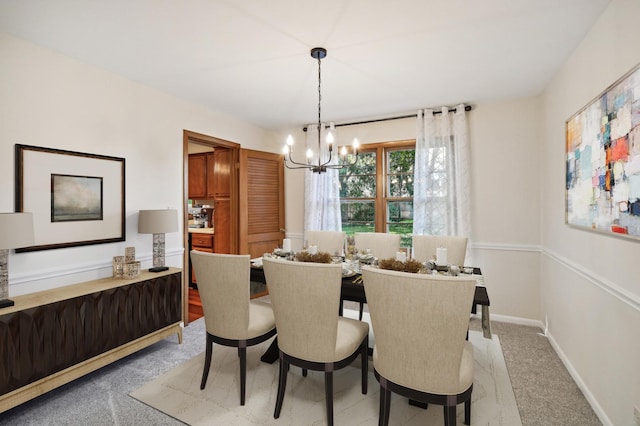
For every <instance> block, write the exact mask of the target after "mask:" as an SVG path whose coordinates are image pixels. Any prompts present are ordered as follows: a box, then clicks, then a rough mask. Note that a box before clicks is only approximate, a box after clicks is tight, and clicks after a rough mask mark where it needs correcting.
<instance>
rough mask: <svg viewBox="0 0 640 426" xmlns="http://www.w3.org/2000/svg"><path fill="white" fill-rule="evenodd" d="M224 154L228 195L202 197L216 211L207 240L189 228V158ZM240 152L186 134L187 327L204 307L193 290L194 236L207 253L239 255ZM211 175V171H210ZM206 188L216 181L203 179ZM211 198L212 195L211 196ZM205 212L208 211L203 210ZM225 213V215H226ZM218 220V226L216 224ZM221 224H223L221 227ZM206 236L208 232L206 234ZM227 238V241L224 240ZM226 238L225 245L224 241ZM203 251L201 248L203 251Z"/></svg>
mask: <svg viewBox="0 0 640 426" xmlns="http://www.w3.org/2000/svg"><path fill="white" fill-rule="evenodd" d="M216 151H218V153H222V152H224V158H225V164H227V167H226V173H225V179H226V178H228V181H225V188H227V189H228V191H225V193H224V194H220V193H218V192H216V191H213V190H209V191H207V190H204V192H203V193H202V197H203V199H205V200H207V201H206V202H207V203H211V204H210V207H212V208H213V213H212V219H211V222H212V223H211V226H212V228H211V230H212V232H211V235H209V236H208V237H207V234H206V233H205V234H200V233H198V234H194V233H193V232H198V231H199V230H198V229H193V228H190V227H189V200H190V199H191V198H190V196H189V192H190V191H189V176H190V172H191V173H192V174H191V176H192V177H193V176H194V175H193V172H194V171H195V170H190V167H189V165H190V163H191V164H197V163H192V162H191V161H190V157H189V154H192V155H194V154H195V155H196V156H201V155H202V156H211V157H213V154H217V153H216ZM239 152H240V145H239V144H237V143H234V142H230V141H226V140H224V139H219V138H215V137H213V136H208V135H203V134H201V133H196V132H191V131H189V130H184V131H183V169H184V171H183V209H184V210H183V217H184V223H183V235H184V247H185V251H184V259H183V265H184V269H183V274H182V275H183V298H182V300H183V307H182V312H184V313H185V314H184V315H183V321H184V323H185V325H187V324H188V323H189V322H190V321H192V320H193V319H196V318H198V317H200V316H202V304H201V303H200V298H199V296H198V294H197V289H196V288H195V287H194V288H192V286H191V281H192V273H191V264H190V257H189V251H190V250H191V248H192V244H191V243H192V241H191V235H203V236H204V237H205V238H203V241H205V243H204V244H203V247H201V249H203V250H204V251H211V252H214V251H215V252H225V253H230V254H237V253H238V193H239V191H238V187H239V183H238V167H237V164H238V158H239ZM202 164H203V166H202V167H199V171H198V172H199V173H205V174H206V173H207V166H206V162H204V163H202ZM209 172H210V171H209ZM202 181H203V184H204V185H205V186H206V185H207V181H209V184H210V185H214V182H213V180H212V179H207V178H206V175H205V176H204V177H203V179H202ZM209 194H210V195H209ZM216 209H218V215H217V219H216ZM203 210H204V209H203ZM223 212H224V213H223ZM216 220H217V221H218V223H216ZM220 221H222V222H223V223H222V224H221V223H220ZM216 225H218V229H219V232H218V246H216V242H215V230H216ZM203 232H204V231H203ZM223 235H224V237H223ZM222 237H223V238H224V242H223V241H222V240H221V239H220V238H222ZM199 249H200V248H199Z"/></svg>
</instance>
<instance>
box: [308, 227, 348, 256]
mask: <svg viewBox="0 0 640 426" xmlns="http://www.w3.org/2000/svg"><path fill="white" fill-rule="evenodd" d="M306 235H307V243H308V244H309V245H316V246H318V251H324V252H327V253H330V254H335V253H336V252H337V253H338V254H341V253H342V250H343V248H344V240H345V238H346V237H347V234H346V233H344V232H342V231H307V234H306Z"/></svg>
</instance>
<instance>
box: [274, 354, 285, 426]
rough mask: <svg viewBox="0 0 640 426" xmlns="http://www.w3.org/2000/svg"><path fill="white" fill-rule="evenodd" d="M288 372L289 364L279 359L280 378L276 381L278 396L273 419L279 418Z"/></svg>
mask: <svg viewBox="0 0 640 426" xmlns="http://www.w3.org/2000/svg"><path fill="white" fill-rule="evenodd" d="M288 371H289V364H288V363H287V362H286V361H285V360H284V359H282V357H280V377H279V379H278V396H277V397H276V410H275V411H274V412H273V418H274V419H277V418H278V417H280V410H282V400H283V399H284V390H285V389H286V388H287V372H288Z"/></svg>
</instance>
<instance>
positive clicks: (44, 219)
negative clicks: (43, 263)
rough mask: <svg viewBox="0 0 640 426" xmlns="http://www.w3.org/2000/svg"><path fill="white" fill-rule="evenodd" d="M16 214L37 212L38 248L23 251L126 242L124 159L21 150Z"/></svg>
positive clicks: (18, 151) (30, 148) (18, 147)
mask: <svg viewBox="0 0 640 426" xmlns="http://www.w3.org/2000/svg"><path fill="white" fill-rule="evenodd" d="M15 159H16V168H15V170H16V180H15V191H16V193H15V197H16V211H17V212H31V213H33V222H34V223H33V226H34V237H35V244H34V245H33V246H31V247H24V248H21V249H17V250H16V251H18V252H25V251H36V250H47V249H55V248H63V247H74V246H84V245H90V244H104V243H111V242H117V241H124V240H125V160H124V158H118V157H109V156H105V155H98V154H88V153H82V152H74V151H64V150H60V149H52V148H43V147H37V146H28V145H16V147H15Z"/></svg>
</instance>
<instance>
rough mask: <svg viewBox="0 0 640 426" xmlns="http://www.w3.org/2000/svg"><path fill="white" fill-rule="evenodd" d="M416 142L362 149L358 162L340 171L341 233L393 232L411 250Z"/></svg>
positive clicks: (377, 145)
mask: <svg viewBox="0 0 640 426" xmlns="http://www.w3.org/2000/svg"><path fill="white" fill-rule="evenodd" d="M414 162H415V141H401V142H388V143H381V144H370V145H364V146H362V150H361V152H360V155H359V159H358V162H357V163H356V164H355V165H353V166H351V167H349V168H344V169H341V170H340V207H341V214H342V230H343V231H344V232H346V233H347V235H353V234H354V233H356V232H390V233H394V234H400V235H401V236H402V241H401V245H402V246H403V247H409V246H411V234H412V233H413V165H414Z"/></svg>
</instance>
